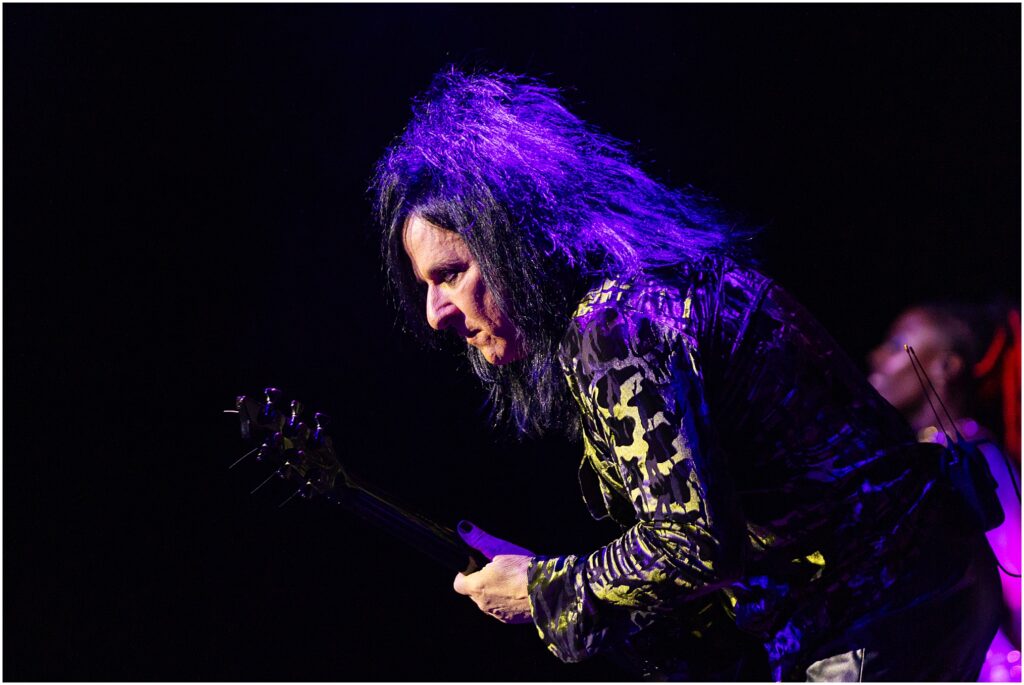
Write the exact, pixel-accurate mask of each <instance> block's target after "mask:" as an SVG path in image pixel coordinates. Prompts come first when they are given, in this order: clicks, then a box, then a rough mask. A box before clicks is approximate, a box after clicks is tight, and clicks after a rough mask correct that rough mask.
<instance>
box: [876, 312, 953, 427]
mask: <svg viewBox="0 0 1024 685" xmlns="http://www.w3.org/2000/svg"><path fill="white" fill-rule="evenodd" d="M904 345H910V346H911V347H913V348H914V352H915V353H917V356H918V358H919V359H920V360H921V364H922V366H924V368H925V371H926V372H927V373H928V377H929V378H930V379H931V380H932V381H933V382H934V383H935V384H936V385H937V386H939V387H940V388H941V387H943V386H944V385H945V382H946V380H947V378H946V377H947V372H948V368H947V367H948V366H949V364H948V361H949V359H948V357H949V353H948V352H947V347H948V343H947V341H946V339H945V336H944V335H943V333H942V331H941V330H939V329H938V328H937V327H936V326H935V324H933V323H932V322H931V319H929V318H928V316H927V315H926V314H925V313H924V312H922V311H920V310H917V309H911V310H909V311H907V312H905V313H904V314H903V315H901V316H900V317H899V318H898V319H896V321H895V322H893V325H892V328H891V329H890V330H889V337H888V339H887V340H886V341H885V342H883V343H882V344H881V345H879V346H878V347H877V348H875V350H874V351H873V352H871V354H870V355H869V357H868V363H869V364H870V367H871V375H870V376H869V377H868V380H869V381H870V382H871V385H873V386H875V390H877V391H878V393H879V394H880V395H881V396H882V397H884V398H885V399H886V400H888V401H889V404H891V405H892V406H894V407H896V408H897V409H899V410H900V411H901V412H904V413H908V412H913V411H915V410H916V409H918V408H919V405H921V404H922V403H924V401H925V395H924V390H923V389H922V388H921V381H919V380H918V377H917V374H916V373H914V368H913V366H912V365H911V363H910V358H909V357H908V356H907V352H906V350H904V349H903V346H904Z"/></svg>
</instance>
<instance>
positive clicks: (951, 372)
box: [942, 352, 967, 383]
mask: <svg viewBox="0 0 1024 685" xmlns="http://www.w3.org/2000/svg"><path fill="white" fill-rule="evenodd" d="M966 366H967V365H966V363H965V362H964V358H963V357H961V356H960V355H959V354H957V353H956V352H947V353H946V354H944V355H943V358H942V371H943V373H944V374H945V376H946V382H947V383H948V382H951V381H954V380H956V379H958V378H960V376H961V375H963V373H964V369H965V368H966Z"/></svg>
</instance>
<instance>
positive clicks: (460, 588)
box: [452, 573, 469, 595]
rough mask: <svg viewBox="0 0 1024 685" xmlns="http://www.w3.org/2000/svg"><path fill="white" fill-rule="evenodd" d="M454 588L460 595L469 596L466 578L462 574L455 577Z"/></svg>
mask: <svg viewBox="0 0 1024 685" xmlns="http://www.w3.org/2000/svg"><path fill="white" fill-rule="evenodd" d="M452 587H453V588H455V591H456V592H458V593H459V594H460V595H468V594H469V588H468V587H467V583H466V576H464V575H462V574H461V573H459V574H457V575H456V576H455V582H454V583H452Z"/></svg>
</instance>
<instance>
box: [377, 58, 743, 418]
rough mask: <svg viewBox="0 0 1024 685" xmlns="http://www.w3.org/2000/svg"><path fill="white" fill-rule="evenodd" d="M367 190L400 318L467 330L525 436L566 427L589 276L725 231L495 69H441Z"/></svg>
mask: <svg viewBox="0 0 1024 685" xmlns="http://www.w3.org/2000/svg"><path fill="white" fill-rule="evenodd" d="M372 190H373V192H374V195H375V208H376V211H377V216H378V220H379V221H380V224H381V227H382V232H383V235H382V238H383V240H382V251H383V254H384V259H385V263H386V269H387V275H388V280H389V282H390V284H391V286H392V288H393V293H394V295H395V299H396V301H397V303H398V305H399V308H400V309H401V310H402V311H403V312H404V313H405V319H406V323H407V326H408V327H409V328H410V329H412V330H413V331H414V332H421V333H428V334H429V327H433V328H435V329H444V330H447V331H450V332H452V333H455V334H456V335H457V336H459V337H461V338H463V339H464V340H465V342H466V343H467V344H468V353H469V358H470V360H471V362H472V364H473V368H474V370H475V371H476V373H477V375H478V376H479V377H480V378H481V379H482V380H483V381H484V383H485V384H486V385H487V386H488V387H489V390H490V394H491V401H492V405H493V407H494V410H495V414H496V418H497V419H499V420H501V419H504V418H507V419H511V421H512V423H513V424H514V425H515V427H516V428H517V429H518V430H519V431H520V432H521V433H541V432H544V431H545V430H546V429H548V428H561V429H565V430H567V431H569V432H573V431H574V430H575V427H576V424H577V420H576V419H575V418H574V417H573V410H572V408H571V401H570V400H569V399H568V393H567V392H566V389H565V382H564V380H563V379H562V378H561V373H560V371H559V369H558V366H557V362H556V358H555V353H556V351H557V346H558V342H559V341H560V339H561V336H562V334H563V333H564V331H565V328H566V326H567V324H568V320H569V316H570V314H571V312H572V311H573V309H574V308H575V306H576V304H577V302H578V300H579V298H580V297H581V296H582V294H583V292H585V290H586V289H587V288H588V287H590V286H592V285H593V284H594V283H595V282H596V281H597V280H598V279H600V278H602V277H607V276H616V277H628V276H629V275H631V274H633V273H636V272H639V271H642V270H645V269H652V268H658V267H662V266H668V265H673V264H679V263H680V262H682V261H686V260H689V259H694V258H696V257H698V256H700V255H702V254H705V253H708V252H711V251H715V250H719V249H723V248H725V247H726V246H727V244H728V242H729V241H728V238H727V237H726V232H727V228H726V227H725V226H724V225H723V223H722V221H721V219H720V218H719V215H718V213H717V212H716V211H715V210H714V209H713V207H712V205H711V204H710V202H709V201H707V200H706V199H705V198H703V197H702V196H700V195H699V194H697V193H696V192H688V193H681V192H676V191H673V190H670V189H668V188H666V187H665V186H663V185H661V184H660V183H658V182H657V181H655V180H653V179H651V178H650V177H649V176H647V175H646V174H645V173H644V172H643V171H641V170H640V169H639V168H638V167H637V166H636V164H635V163H634V162H633V160H632V158H631V157H630V155H629V154H628V152H627V151H626V148H625V145H624V144H623V143H621V142H620V141H618V140H616V139H614V138H611V137H609V136H607V135H604V134H602V133H600V132H599V131H597V130H596V129H595V128H594V127H592V126H590V125H589V124H587V123H586V122H584V121H582V120H580V119H579V118H577V117H576V116H575V115H573V114H572V113H571V112H569V110H568V109H566V107H565V105H564V103H563V101H562V98H561V95H560V94H559V92H558V91H557V90H555V89H553V88H550V87H548V86H545V85H543V84H541V83H540V82H538V81H535V80H532V79H529V78H526V77H523V76H517V75H513V74H507V73H502V72H497V73H467V72H465V71H462V70H460V69H458V68H454V67H449V68H446V69H445V70H443V71H442V72H441V73H439V74H438V75H437V76H436V77H435V79H434V82H433V84H432V85H431V87H430V88H429V89H428V91H427V92H426V93H425V94H424V95H423V96H422V97H421V98H418V99H417V100H416V101H415V102H414V106H413V117H412V120H411V121H410V123H409V124H408V126H407V127H406V129H405V131H404V132H403V133H402V134H401V136H399V138H398V139H397V140H396V141H395V142H394V144H393V145H392V146H391V147H390V148H389V149H388V150H387V151H386V152H385V154H384V155H383V157H382V159H381V160H380V162H379V163H378V166H377V170H376V174H375V178H374V181H373V187H372ZM434 261H437V264H433V262H434ZM448 262H450V263H452V264H454V265H455V266H457V267H458V269H456V270H454V271H453V270H452V269H450V268H436V269H433V270H432V268H433V267H435V266H438V265H442V266H443V264H444V263H448ZM434 271H436V273H434ZM446 278H449V279H451V278H454V279H456V280H451V281H445V280H444V279H446ZM438 279H440V280H438Z"/></svg>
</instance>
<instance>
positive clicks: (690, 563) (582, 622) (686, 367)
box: [529, 309, 744, 661]
mask: <svg viewBox="0 0 1024 685" xmlns="http://www.w3.org/2000/svg"><path fill="white" fill-rule="evenodd" d="M580 335H581V342H580V345H579V357H578V358H576V359H573V360H571V368H567V373H568V375H569V378H568V380H569V382H570V385H573V384H575V386H574V388H573V390H574V393H573V394H574V395H575V396H576V398H577V400H578V402H579V404H580V408H581V410H582V411H583V413H584V424H585V425H588V424H589V425H590V426H592V427H594V430H595V433H596V434H597V436H596V439H595V440H594V441H589V440H588V441H587V446H588V449H591V450H596V452H597V454H596V455H594V456H596V458H597V459H599V460H605V461H606V462H609V463H610V465H614V467H615V469H613V471H615V470H617V472H618V475H619V476H620V477H621V485H622V488H623V494H625V495H626V496H627V497H628V499H629V501H630V502H631V504H632V506H633V509H634V511H635V514H636V523H635V524H634V525H633V526H632V527H630V528H628V529H627V530H626V531H625V532H624V534H623V535H622V536H621V537H619V538H618V539H616V540H613V541H612V542H610V543H609V544H608V545H606V546H604V547H602V548H600V549H598V550H596V551H594V552H593V553H591V554H588V555H586V556H575V555H570V556H561V557H550V558H548V557H537V558H535V559H534V560H533V561H532V562H531V565H530V568H529V595H530V601H531V605H532V609H533V618H534V623H535V624H536V626H537V628H538V631H539V632H540V635H541V638H542V639H543V640H544V641H545V642H546V643H547V645H548V649H549V650H550V651H551V652H553V653H554V654H555V655H556V656H558V657H559V658H560V659H562V660H563V661H580V660H582V659H585V658H587V657H589V656H591V655H593V654H594V653H596V652H598V651H601V650H602V649H603V648H605V647H607V646H612V645H615V644H618V643H620V642H621V641H622V640H624V639H625V638H627V637H628V636H629V635H631V634H633V633H635V632H637V631H638V630H640V629H642V628H644V627H646V626H647V625H649V624H650V623H651V622H652V621H654V620H656V619H657V618H658V617H659V616H665V615H666V614H671V613H673V612H677V613H678V612H683V611H685V610H686V608H685V605H686V604H687V603H689V602H693V600H695V599H697V598H699V597H701V596H703V595H706V594H707V593H709V592H711V591H713V590H716V589H718V588H720V587H722V586H723V585H724V584H727V583H728V582H729V581H731V580H733V579H734V578H735V577H737V575H738V572H737V571H738V566H739V564H738V562H737V559H738V555H739V550H740V541H741V540H742V539H743V538H744V535H743V524H742V523H741V519H740V518H739V516H738V514H737V513H736V508H735V505H734V498H733V497H732V493H731V486H730V484H729V479H728V478H727V477H726V474H725V473H724V471H725V468H724V464H721V463H719V462H720V461H721V460H720V459H716V456H717V455H716V454H715V450H714V444H713V442H714V441H713V434H711V432H710V423H709V421H708V416H707V407H706V405H705V402H704V392H703V384H702V380H701V377H700V373H699V365H698V360H697V357H696V354H695V352H696V351H695V349H694V346H693V344H692V342H691V340H690V339H689V338H688V337H687V336H686V335H685V334H684V333H683V332H682V331H680V330H677V329H675V328H666V327H659V326H658V325H657V324H655V323H653V322H652V321H650V320H648V319H645V318H643V317H640V316H639V315H637V314H635V313H632V312H630V311H628V310H627V311H619V310H615V309H610V310H608V311H605V312H602V313H601V314H599V315H598V316H596V317H595V319H594V320H592V322H591V323H590V324H589V325H588V326H587V327H586V329H584V330H583V332H582V333H580ZM602 446H603V447H605V448H606V449H605V450H604V451H605V453H604V454H601V451H602V450H601V447H602ZM697 604H699V602H698V603H697ZM691 606H692V605H691Z"/></svg>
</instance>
